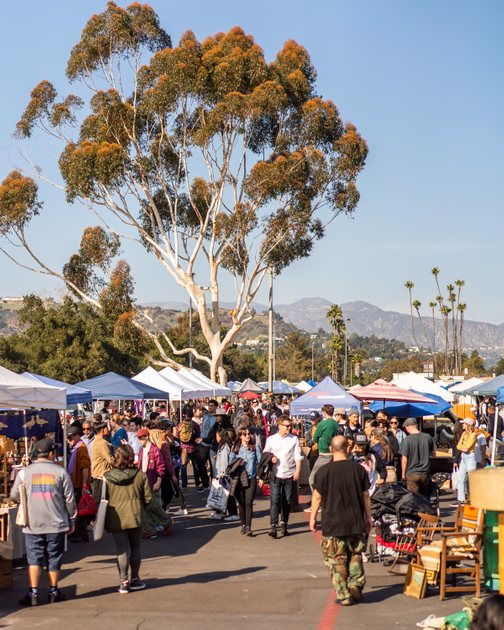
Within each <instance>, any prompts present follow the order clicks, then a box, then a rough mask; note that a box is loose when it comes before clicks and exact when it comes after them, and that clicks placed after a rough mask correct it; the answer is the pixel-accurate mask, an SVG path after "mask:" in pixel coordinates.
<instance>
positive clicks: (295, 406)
mask: <svg viewBox="0 0 504 630" xmlns="http://www.w3.org/2000/svg"><path fill="white" fill-rule="evenodd" d="M361 404H362V403H361V401H360V400H357V398H355V397H354V396H352V394H349V393H348V392H347V391H346V390H345V389H343V387H342V386H341V385H339V384H338V383H336V382H335V381H333V380H332V378H331V377H330V376H326V377H325V378H324V379H323V380H322V381H320V383H319V384H318V385H315V387H313V388H312V389H310V391H308V392H306V394H303V395H302V396H299V398H296V400H294V401H293V402H291V404H290V405H289V409H290V414H291V415H292V416H307V415H308V414H309V413H310V412H311V411H320V408H321V407H322V405H334V407H344V408H345V410H346V411H348V410H349V409H350V408H351V407H357V409H360V408H361Z"/></svg>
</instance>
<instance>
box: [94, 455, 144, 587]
mask: <svg viewBox="0 0 504 630" xmlns="http://www.w3.org/2000/svg"><path fill="white" fill-rule="evenodd" d="M104 480H105V481H104V483H106V484H107V495H108V500H109V504H108V509H107V516H106V519H105V528H106V530H107V531H108V532H111V534H112V537H113V538H114V542H115V545H116V550H117V567H118V569H119V579H120V584H119V593H128V592H129V591H139V590H141V589H144V588H145V584H144V582H142V580H141V579H140V563H141V555H140V545H141V542H142V530H143V521H142V512H143V508H144V507H146V506H147V505H148V504H149V503H150V502H151V500H152V492H151V488H150V485H149V481H148V479H147V477H146V475H145V474H144V473H143V472H142V471H141V470H140V469H139V468H137V466H136V464H135V454H134V452H133V449H132V448H131V446H130V445H129V444H123V445H120V446H118V447H117V448H116V451H115V453H114V462H113V463H112V470H109V471H107V472H106V473H105V474H104ZM130 571H131V576H129V575H128V574H129V573H130Z"/></svg>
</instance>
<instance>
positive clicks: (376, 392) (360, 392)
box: [348, 379, 437, 403]
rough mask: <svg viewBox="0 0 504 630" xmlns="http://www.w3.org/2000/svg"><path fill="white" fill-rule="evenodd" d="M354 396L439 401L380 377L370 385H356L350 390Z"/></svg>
mask: <svg viewBox="0 0 504 630" xmlns="http://www.w3.org/2000/svg"><path fill="white" fill-rule="evenodd" d="M348 391H349V392H350V393H351V394H352V396H355V398H358V399H359V400H382V401H386V400H395V401H398V402H418V403H436V402H437V401H436V400H434V399H432V398H427V396H423V395H422V394H417V393H416V392H412V391H411V390H409V389H403V388H402V387H398V386H397V385H394V383H388V382H387V381H384V380H383V379H378V380H377V381H375V382H374V383H371V384H370V385H365V386H364V387H361V386H360V385H355V386H354V387H350V389H349V390H348Z"/></svg>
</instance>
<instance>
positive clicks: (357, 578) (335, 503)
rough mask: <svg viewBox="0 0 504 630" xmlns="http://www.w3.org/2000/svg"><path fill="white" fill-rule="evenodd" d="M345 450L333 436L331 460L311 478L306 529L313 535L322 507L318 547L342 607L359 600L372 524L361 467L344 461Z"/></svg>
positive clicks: (340, 438) (344, 443) (342, 442)
mask: <svg viewBox="0 0 504 630" xmlns="http://www.w3.org/2000/svg"><path fill="white" fill-rule="evenodd" d="M364 437H365V436H364ZM347 449H348V445H347V441H346V438H345V437H343V436H342V435H337V436H335V437H333V439H332V441H331V461H330V462H329V463H328V464H327V466H323V467H322V468H320V470H319V471H318V472H317V474H316V475H315V488H314V491H313V498H312V511H311V515H310V529H311V531H312V532H316V531H317V514H318V511H319V508H320V507H322V519H321V520H322V541H321V545H320V547H321V550H322V555H323V557H324V564H325V565H326V566H327V567H328V569H329V571H330V573H331V580H332V584H333V587H334V590H335V591H336V603H338V604H340V605H342V606H350V605H351V604H352V603H357V602H360V601H361V600H362V597H363V596H362V591H363V589H364V585H365V583H366V576H365V574H364V566H363V560H362V554H363V553H364V551H365V549H366V535H367V534H369V532H370V530H371V524H372V523H371V501H370V498H369V479H368V475H367V474H366V471H365V470H364V468H363V467H362V466H360V465H359V464H357V463H356V462H354V461H351V460H348V458H347Z"/></svg>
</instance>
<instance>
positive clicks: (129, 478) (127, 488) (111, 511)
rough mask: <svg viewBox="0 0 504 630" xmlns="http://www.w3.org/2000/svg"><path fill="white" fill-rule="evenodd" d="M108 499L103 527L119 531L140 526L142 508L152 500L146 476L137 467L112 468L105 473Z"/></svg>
mask: <svg viewBox="0 0 504 630" xmlns="http://www.w3.org/2000/svg"><path fill="white" fill-rule="evenodd" d="M104 478H105V480H106V484H107V485H106V488H107V496H108V500H109V504H108V508H107V516H106V518H105V529H106V530H107V531H108V532H121V531H123V530H125V529H133V528H135V527H142V525H143V521H142V508H143V507H145V506H146V505H148V504H149V503H150V502H151V501H152V492H151V488H150V485H149V482H148V480H147V477H146V476H145V475H144V473H143V472H142V471H141V470H138V469H137V468H125V469H120V468H113V469H112V470H109V471H107V472H106V473H105V475H104Z"/></svg>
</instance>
